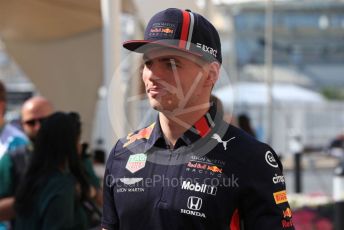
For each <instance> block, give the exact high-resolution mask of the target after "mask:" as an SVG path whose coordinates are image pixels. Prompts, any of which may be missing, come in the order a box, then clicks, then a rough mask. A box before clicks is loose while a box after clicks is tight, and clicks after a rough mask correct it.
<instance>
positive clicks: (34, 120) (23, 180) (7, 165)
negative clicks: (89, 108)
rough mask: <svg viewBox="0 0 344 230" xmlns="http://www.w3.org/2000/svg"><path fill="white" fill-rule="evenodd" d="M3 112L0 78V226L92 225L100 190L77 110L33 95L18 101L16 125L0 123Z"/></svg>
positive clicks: (95, 222)
mask: <svg viewBox="0 0 344 230" xmlns="http://www.w3.org/2000/svg"><path fill="white" fill-rule="evenodd" d="M5 111H6V90H5V87H4V85H3V83H1V82H0V230H7V229H25V230H30V229H32V230H33V229H49V230H52V229H79V230H80V229H81V230H82V229H93V228H96V227H98V226H99V224H100V218H101V206H102V189H101V184H100V181H99V178H98V177H97V176H96V174H95V171H94V169H93V157H92V156H91V154H89V152H88V148H87V147H88V145H87V144H86V143H81V131H82V126H81V118H80V116H79V114H78V113H75V112H57V111H54V107H53V105H52V104H51V103H50V102H49V101H48V100H47V99H45V98H43V97H40V96H34V97H32V98H29V99H28V100H27V101H25V102H24V104H23V105H22V107H21V121H20V123H21V125H20V127H19V128H18V127H15V126H14V125H12V124H10V123H6V122H5V119H4V115H5Z"/></svg>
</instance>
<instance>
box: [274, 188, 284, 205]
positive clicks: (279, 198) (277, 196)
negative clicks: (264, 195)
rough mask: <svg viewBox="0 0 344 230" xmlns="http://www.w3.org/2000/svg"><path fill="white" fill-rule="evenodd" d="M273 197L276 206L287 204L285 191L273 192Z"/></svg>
mask: <svg viewBox="0 0 344 230" xmlns="http://www.w3.org/2000/svg"><path fill="white" fill-rule="evenodd" d="M273 196H274V199H275V203H276V204H282V203H285V202H288V199H287V192H286V190H282V191H279V192H275V193H273Z"/></svg>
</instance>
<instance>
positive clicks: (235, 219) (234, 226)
mask: <svg viewBox="0 0 344 230" xmlns="http://www.w3.org/2000/svg"><path fill="white" fill-rule="evenodd" d="M229 229H230V230H240V217H239V211H238V209H235V210H234V213H233V215H232V219H231V224H230V226H229Z"/></svg>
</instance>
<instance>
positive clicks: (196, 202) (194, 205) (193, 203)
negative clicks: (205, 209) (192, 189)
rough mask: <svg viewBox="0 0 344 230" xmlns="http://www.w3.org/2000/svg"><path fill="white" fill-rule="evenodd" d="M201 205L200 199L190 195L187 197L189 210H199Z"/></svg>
mask: <svg viewBox="0 0 344 230" xmlns="http://www.w3.org/2000/svg"><path fill="white" fill-rule="evenodd" d="M201 207H202V199H201V198H199V197H196V196H190V197H189V198H188V208H189V209H191V210H196V211H198V210H200V209H201Z"/></svg>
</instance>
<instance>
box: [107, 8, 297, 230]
mask: <svg viewBox="0 0 344 230" xmlns="http://www.w3.org/2000/svg"><path fill="white" fill-rule="evenodd" d="M124 47H125V48H127V49H129V50H131V51H134V52H139V53H143V61H144V67H143V71H142V79H143V82H144V85H145V88H146V93H147V97H148V99H149V103H150V105H151V107H152V108H153V109H155V110H157V111H158V116H157V119H156V121H155V123H153V124H152V125H150V126H148V127H146V128H144V129H141V130H138V131H136V132H134V133H131V134H129V135H128V136H127V137H126V138H122V139H120V140H119V141H118V142H117V143H116V145H115V147H114V148H113V150H112V151H111V153H110V156H109V159H108V161H107V166H106V170H105V176H104V205H103V219H102V228H103V229H107V230H112V229H231V230H233V229H241V227H244V228H245V229H271V230H272V229H276V230H277V229H294V228H293V223H292V219H291V210H290V208H289V204H288V201H287V197H286V191H285V183H284V177H283V175H282V165H281V163H280V161H279V160H278V158H277V156H276V154H275V152H274V151H273V150H272V149H271V148H270V147H269V146H268V145H266V144H263V143H260V142H258V141H257V140H255V139H254V138H252V137H250V136H249V135H247V134H246V133H244V132H243V131H241V130H239V129H237V128H235V127H233V126H231V125H230V124H227V123H226V122H224V121H223V114H222V113H221V110H219V109H218V108H217V105H216V102H214V101H210V96H211V91H212V89H213V86H214V84H215V83H216V81H217V80H218V77H219V73H220V67H221V63H222V56H221V43H220V39H219V35H218V33H217V31H216V29H215V28H214V26H213V25H212V24H211V23H210V22H209V21H208V20H207V19H205V18H204V17H202V16H201V15H199V14H197V13H194V12H191V11H189V10H180V9H167V10H164V11H162V12H159V13H157V14H156V15H154V16H153V17H152V19H151V20H150V22H149V23H148V26H147V28H146V31H145V36H144V40H134V41H127V42H125V43H124Z"/></svg>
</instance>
